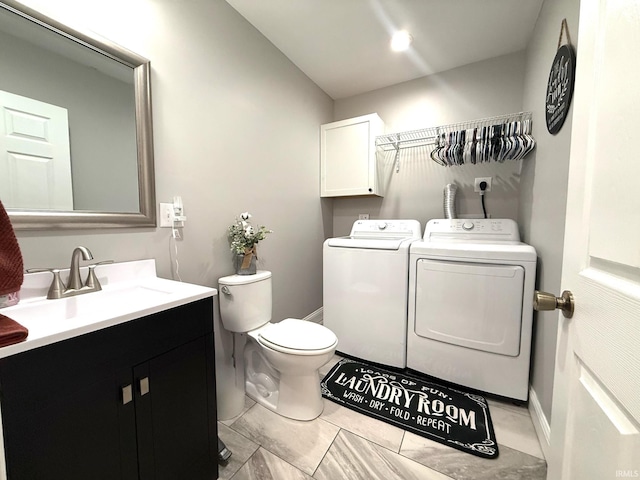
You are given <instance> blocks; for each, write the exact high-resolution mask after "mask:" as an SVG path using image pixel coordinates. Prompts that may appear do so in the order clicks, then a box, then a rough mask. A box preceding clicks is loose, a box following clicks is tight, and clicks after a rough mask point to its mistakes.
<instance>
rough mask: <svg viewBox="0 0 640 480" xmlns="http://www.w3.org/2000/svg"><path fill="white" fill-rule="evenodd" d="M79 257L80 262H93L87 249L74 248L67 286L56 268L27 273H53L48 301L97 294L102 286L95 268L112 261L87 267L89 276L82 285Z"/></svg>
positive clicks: (33, 269)
mask: <svg viewBox="0 0 640 480" xmlns="http://www.w3.org/2000/svg"><path fill="white" fill-rule="evenodd" d="M80 257H82V260H93V255H92V254H91V251H90V250H89V249H88V248H87V247H76V248H74V249H73V253H72V254H71V266H70V267H69V280H68V282H67V285H65V284H64V282H63V281H62V279H61V278H60V269H58V268H30V269H28V270H27V273H36V272H51V273H53V281H52V282H51V286H50V287H49V292H48V293H47V298H48V299H50V300H53V299H57V298H66V297H73V296H74V295H82V294H84V293H91V292H97V291H99V290H102V286H101V285H100V282H99V281H98V277H96V273H95V268H96V267H97V266H98V265H101V264H104V263H112V262H113V260H106V261H104V262H99V263H96V264H93V265H89V267H88V268H89V274H88V275H87V279H86V281H85V282H84V285H83V284H82V280H81V279H80Z"/></svg>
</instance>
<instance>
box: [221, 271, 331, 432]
mask: <svg viewBox="0 0 640 480" xmlns="http://www.w3.org/2000/svg"><path fill="white" fill-rule="evenodd" d="M218 283H219V286H220V292H221V293H222V295H221V296H220V318H221V320H222V324H223V326H224V328H225V329H226V330H229V331H231V332H235V333H236V334H239V335H242V336H245V337H246V338H245V346H244V351H243V354H242V355H241V356H239V357H240V358H236V361H237V360H241V361H240V362H237V363H236V365H238V367H242V368H244V372H245V389H246V394H247V395H248V396H249V397H250V398H252V399H253V400H255V401H256V402H257V403H260V404H261V405H263V406H264V407H266V408H268V409H270V410H272V411H274V412H276V413H278V414H280V415H282V416H285V417H288V418H293V419H296V420H312V419H314V418H316V417H317V416H319V415H320V414H321V413H322V410H323V402H322V395H321V392H320V378H319V373H318V370H319V369H320V368H321V367H322V366H323V365H325V364H326V363H327V362H328V361H329V360H330V359H331V357H332V356H333V354H334V352H335V350H336V347H337V345H338V339H337V337H336V336H335V334H334V333H333V332H332V331H331V330H329V329H328V328H326V327H324V326H322V325H319V324H316V323H313V322H308V321H305V320H298V319H293V318H287V319H285V320H282V321H281V322H278V323H271V322H270V320H271V310H272V301H271V272H268V271H265V270H262V271H258V272H257V273H256V274H255V275H231V276H228V277H223V278H221V279H219V280H218Z"/></svg>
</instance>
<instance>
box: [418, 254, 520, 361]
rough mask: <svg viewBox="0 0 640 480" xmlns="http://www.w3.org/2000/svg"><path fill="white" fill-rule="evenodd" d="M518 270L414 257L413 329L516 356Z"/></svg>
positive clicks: (440, 337) (481, 348)
mask: <svg viewBox="0 0 640 480" xmlns="http://www.w3.org/2000/svg"><path fill="white" fill-rule="evenodd" d="M523 284H524V268H523V267H521V266H519V265H494V264H482V263H467V262H447V261H438V260H429V259H420V260H418V264H417V271H416V299H415V300H416V312H415V333H416V335H418V336H420V337H425V338H431V339H433V340H438V341H441V342H446V343H450V344H453V345H460V346H463V347H468V348H473V349H476V350H482V351H485V352H492V353H498V354H502V355H509V356H513V357H516V356H518V355H519V354H520V329H521V324H522V292H523Z"/></svg>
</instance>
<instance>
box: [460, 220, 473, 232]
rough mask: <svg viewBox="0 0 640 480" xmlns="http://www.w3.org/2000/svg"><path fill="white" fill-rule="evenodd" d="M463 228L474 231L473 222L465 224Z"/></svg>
mask: <svg viewBox="0 0 640 480" xmlns="http://www.w3.org/2000/svg"><path fill="white" fill-rule="evenodd" d="M462 228H463V229H464V230H473V222H464V223H463V224H462Z"/></svg>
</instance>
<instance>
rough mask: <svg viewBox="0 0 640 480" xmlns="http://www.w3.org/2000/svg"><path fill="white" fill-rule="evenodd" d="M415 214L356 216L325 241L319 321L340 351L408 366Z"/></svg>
mask: <svg viewBox="0 0 640 480" xmlns="http://www.w3.org/2000/svg"><path fill="white" fill-rule="evenodd" d="M421 238H422V231H421V228H420V222H418V221H417V220H358V221H356V222H355V223H354V224H353V227H352V228H351V233H350V235H349V236H348V237H337V238H330V239H328V240H326V241H325V242H324V245H323V294H324V302H323V303H324V306H323V323H324V325H325V326H326V327H327V328H329V329H330V330H332V331H333V332H334V333H335V334H336V336H337V337H338V353H343V354H346V355H349V356H353V357H357V358H361V359H363V360H368V361H370V362H375V363H380V364H382V365H389V366H393V367H400V368H404V367H406V352H407V344H406V341H407V294H408V290H409V247H410V246H411V244H412V243H413V242H414V241H417V240H420V239H421Z"/></svg>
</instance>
